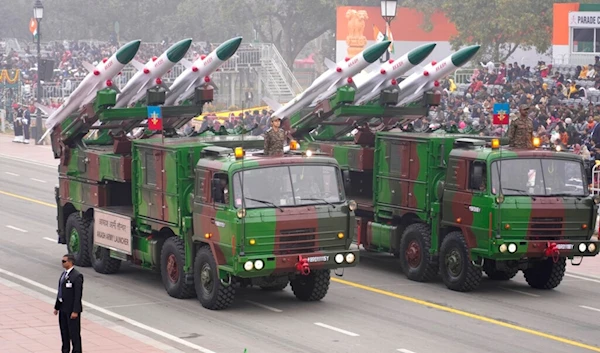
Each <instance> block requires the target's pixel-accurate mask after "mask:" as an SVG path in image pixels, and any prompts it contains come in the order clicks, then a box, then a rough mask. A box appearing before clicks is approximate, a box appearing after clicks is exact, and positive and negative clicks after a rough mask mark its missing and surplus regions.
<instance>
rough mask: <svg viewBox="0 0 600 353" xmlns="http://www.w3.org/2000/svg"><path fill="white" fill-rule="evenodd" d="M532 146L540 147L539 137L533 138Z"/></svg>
mask: <svg viewBox="0 0 600 353" xmlns="http://www.w3.org/2000/svg"><path fill="white" fill-rule="evenodd" d="M533 147H536V148H537V147H540V138H539V137H534V138H533Z"/></svg>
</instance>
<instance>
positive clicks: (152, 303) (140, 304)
mask: <svg viewBox="0 0 600 353" xmlns="http://www.w3.org/2000/svg"><path fill="white" fill-rule="evenodd" d="M162 303H164V302H150V303H137V304H124V305H111V306H105V307H104V309H108V308H111V309H112V308H128V307H130V306H142V305H154V304H162Z"/></svg>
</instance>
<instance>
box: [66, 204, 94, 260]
mask: <svg viewBox="0 0 600 353" xmlns="http://www.w3.org/2000/svg"><path fill="white" fill-rule="evenodd" d="M91 223H92V220H90V219H88V218H81V216H79V213H77V212H75V213H71V214H70V215H69V217H68V218H67V224H66V227H65V231H66V233H67V251H68V252H69V254H73V256H75V265H77V266H81V267H89V266H90V265H91V264H92V261H91V259H90V250H89V249H90V244H91V242H92V239H91V235H92V234H93V233H90V232H89V229H90V224H91Z"/></svg>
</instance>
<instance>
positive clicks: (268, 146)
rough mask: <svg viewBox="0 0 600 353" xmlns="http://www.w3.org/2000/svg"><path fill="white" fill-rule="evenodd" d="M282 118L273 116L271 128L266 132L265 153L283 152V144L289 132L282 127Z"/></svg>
mask: <svg viewBox="0 0 600 353" xmlns="http://www.w3.org/2000/svg"><path fill="white" fill-rule="evenodd" d="M280 126H281V119H280V118H279V117H276V116H274V117H272V118H271V128H270V129H269V130H267V132H265V152H264V153H265V155H266V156H273V155H277V154H282V153H283V146H284V145H285V140H286V137H287V134H286V133H285V131H283V130H282V129H280Z"/></svg>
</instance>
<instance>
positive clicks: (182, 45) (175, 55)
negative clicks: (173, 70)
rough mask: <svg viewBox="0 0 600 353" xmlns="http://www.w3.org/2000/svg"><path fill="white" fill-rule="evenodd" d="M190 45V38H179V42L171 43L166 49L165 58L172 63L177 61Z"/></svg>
mask: <svg viewBox="0 0 600 353" xmlns="http://www.w3.org/2000/svg"><path fill="white" fill-rule="evenodd" d="M191 45H192V38H188V39H184V40H180V41H179V42H177V43H175V44H173V45H172V46H171V47H170V48H169V49H168V50H167V59H169V61H170V62H172V63H177V62H179V60H181V59H183V57H184V56H185V54H186V53H187V51H188V49H190V46H191Z"/></svg>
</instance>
